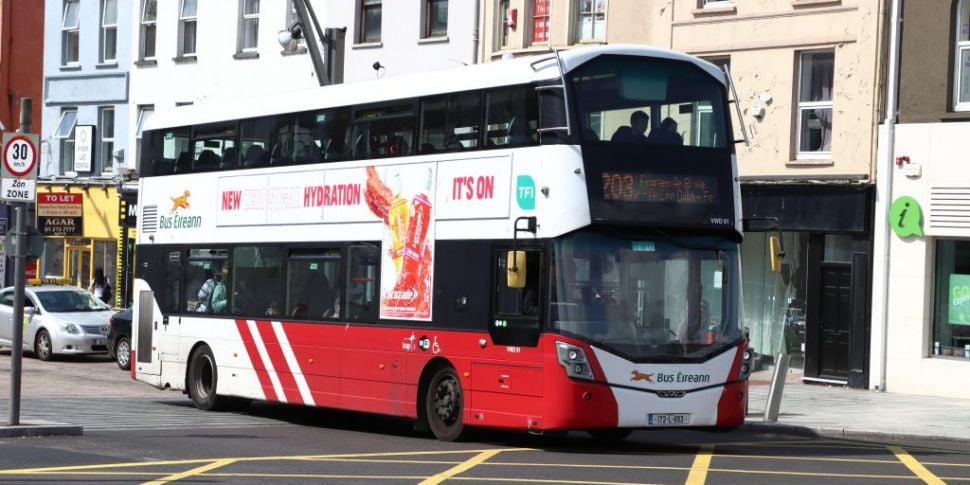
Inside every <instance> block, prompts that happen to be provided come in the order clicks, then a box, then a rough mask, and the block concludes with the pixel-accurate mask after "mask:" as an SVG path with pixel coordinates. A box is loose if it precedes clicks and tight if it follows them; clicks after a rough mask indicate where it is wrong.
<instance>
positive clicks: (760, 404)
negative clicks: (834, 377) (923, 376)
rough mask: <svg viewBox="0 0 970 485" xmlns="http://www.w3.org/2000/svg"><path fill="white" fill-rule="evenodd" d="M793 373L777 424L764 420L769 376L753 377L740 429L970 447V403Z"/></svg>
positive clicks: (789, 378)
mask: <svg viewBox="0 0 970 485" xmlns="http://www.w3.org/2000/svg"><path fill="white" fill-rule="evenodd" d="M801 377H802V375H801V372H800V371H798V370H797V369H795V370H791V371H790V372H789V374H788V375H787V376H786V380H785V386H784V388H783V391H782V398H781V406H780V409H779V413H778V420H777V422H774V423H766V422H765V421H764V415H765V410H766V404H767V401H768V391H769V388H770V381H771V373H770V371H761V372H758V373H754V374H752V376H751V380H750V386H749V388H748V389H749V397H748V417H747V419H746V421H745V425H744V429H748V430H752V431H759V432H774V433H780V434H797V435H803V436H825V437H829V438H848V439H870V440H883V441H904V440H908V439H920V440H927V439H929V440H939V441H957V442H970V399H950V398H947V399H944V398H940V397H933V396H915V395H908V394H898V393H892V392H879V391H870V390H864V389H850V388H848V387H844V386H839V385H830V384H816V383H805V382H803V381H802V379H801Z"/></svg>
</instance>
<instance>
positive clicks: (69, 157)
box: [54, 108, 77, 174]
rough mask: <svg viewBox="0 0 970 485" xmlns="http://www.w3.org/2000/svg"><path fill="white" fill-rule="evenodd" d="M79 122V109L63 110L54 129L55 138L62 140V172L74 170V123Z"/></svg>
mask: <svg viewBox="0 0 970 485" xmlns="http://www.w3.org/2000/svg"><path fill="white" fill-rule="evenodd" d="M75 124H77V109H76V108H65V109H63V110H61V119H60V120H59V121H58V122H57V128H56V129H55V130H54V138H56V139H59V140H60V143H59V145H60V150H61V174H64V173H67V172H73V171H74V125H75Z"/></svg>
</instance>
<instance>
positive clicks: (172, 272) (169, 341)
mask: <svg viewBox="0 0 970 485" xmlns="http://www.w3.org/2000/svg"><path fill="white" fill-rule="evenodd" d="M149 264H151V265H154V266H155V268H153V269H152V270H151V271H146V272H145V273H146V278H145V281H142V280H137V281H136V285H135V290H136V293H135V298H137V302H136V305H135V311H134V314H133V315H132V318H133V320H132V329H131V330H132V344H133V347H134V348H135V363H136V365H137V369H138V372H139V373H141V374H147V375H156V376H157V375H161V371H162V361H163V360H165V361H174V360H177V357H178V336H179V328H180V326H181V317H180V314H181V312H180V311H179V309H180V300H179V297H180V295H181V293H182V254H181V252H179V251H169V252H166V253H164V254H161V255H159V256H158V257H157V258H146V261H144V262H142V266H145V265H149ZM146 283H147V284H146Z"/></svg>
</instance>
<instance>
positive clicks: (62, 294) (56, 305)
mask: <svg viewBox="0 0 970 485" xmlns="http://www.w3.org/2000/svg"><path fill="white" fill-rule="evenodd" d="M37 299H38V300H40V304H41V306H43V307H44V309H45V310H47V311H48V312H52V313H63V312H99V311H102V310H109V309H110V308H109V307H108V306H107V305H105V304H104V303H102V302H101V301H99V300H98V299H97V298H94V297H93V296H91V295H90V294H89V293H86V292H81V291H71V290H64V291H43V292H37Z"/></svg>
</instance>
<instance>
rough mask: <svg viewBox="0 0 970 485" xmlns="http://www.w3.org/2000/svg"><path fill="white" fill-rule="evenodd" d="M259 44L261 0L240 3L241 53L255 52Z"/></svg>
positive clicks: (246, 0) (244, 0)
mask: <svg viewBox="0 0 970 485" xmlns="http://www.w3.org/2000/svg"><path fill="white" fill-rule="evenodd" d="M258 42H259V0H240V2H239V52H255V51H256V46H257V44H258Z"/></svg>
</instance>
